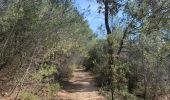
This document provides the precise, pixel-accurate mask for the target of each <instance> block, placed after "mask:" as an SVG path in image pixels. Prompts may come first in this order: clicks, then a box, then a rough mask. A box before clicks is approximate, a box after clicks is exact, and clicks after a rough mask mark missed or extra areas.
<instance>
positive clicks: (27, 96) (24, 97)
mask: <svg viewBox="0 0 170 100" xmlns="http://www.w3.org/2000/svg"><path fill="white" fill-rule="evenodd" d="M20 99H21V100H39V98H38V96H37V95H35V94H33V93H31V92H29V91H26V90H23V91H22V92H21V93H20Z"/></svg>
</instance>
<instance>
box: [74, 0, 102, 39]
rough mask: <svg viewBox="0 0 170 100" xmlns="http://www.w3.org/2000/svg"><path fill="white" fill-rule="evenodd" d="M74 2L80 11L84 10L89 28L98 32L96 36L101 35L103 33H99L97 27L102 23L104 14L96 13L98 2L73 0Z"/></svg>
mask: <svg viewBox="0 0 170 100" xmlns="http://www.w3.org/2000/svg"><path fill="white" fill-rule="evenodd" d="M74 3H75V6H76V7H77V8H78V10H79V11H80V12H81V13H83V12H85V14H84V16H85V19H86V20H87V21H88V23H89V26H90V28H91V29H92V30H93V31H94V32H95V33H98V34H97V35H98V37H100V35H101V36H103V34H101V33H100V34H99V30H98V27H99V26H101V25H104V16H103V14H99V13H98V7H99V4H98V3H97V2H96V0H75V2H74Z"/></svg>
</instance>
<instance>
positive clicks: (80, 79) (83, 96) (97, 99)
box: [58, 69, 105, 100]
mask: <svg viewBox="0 0 170 100" xmlns="http://www.w3.org/2000/svg"><path fill="white" fill-rule="evenodd" d="M58 96H59V100H105V99H104V97H103V96H101V95H99V93H98V91H97V90H96V87H95V82H94V78H93V77H92V76H91V75H90V74H89V73H88V72H85V71H84V70H83V69H75V70H74V72H73V77H72V78H71V79H70V81H69V82H68V83H67V84H66V85H65V86H64V87H63V90H61V91H60V92H58Z"/></svg>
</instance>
